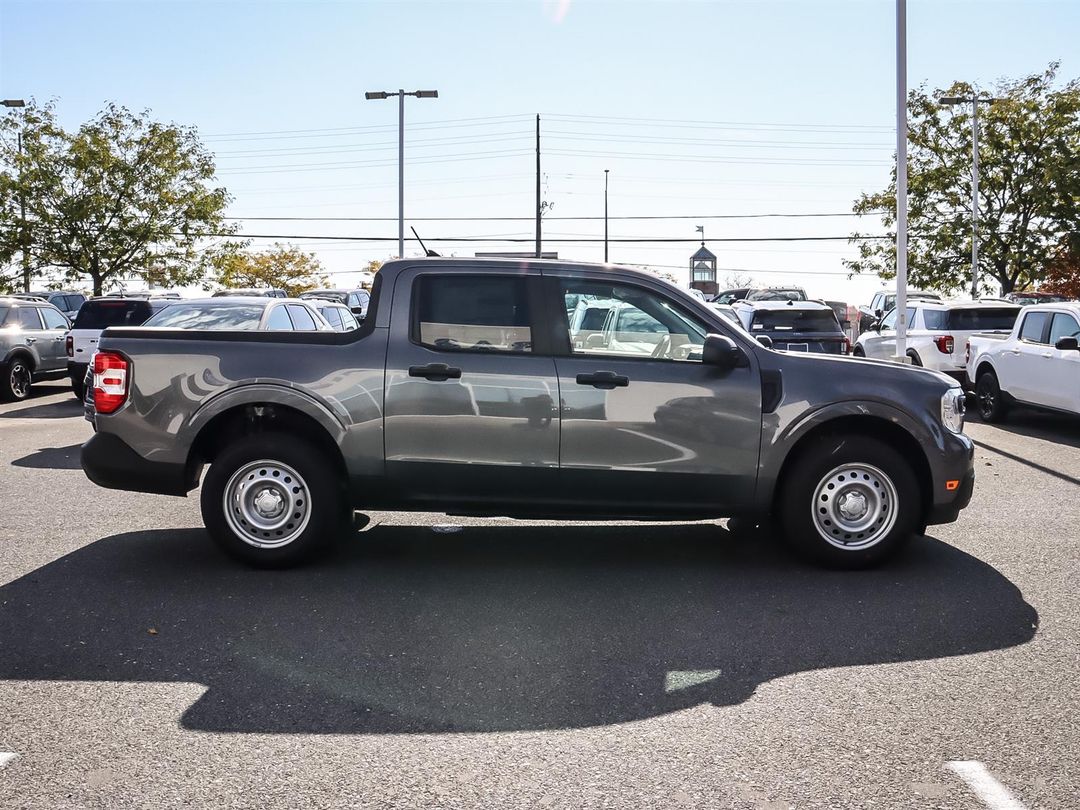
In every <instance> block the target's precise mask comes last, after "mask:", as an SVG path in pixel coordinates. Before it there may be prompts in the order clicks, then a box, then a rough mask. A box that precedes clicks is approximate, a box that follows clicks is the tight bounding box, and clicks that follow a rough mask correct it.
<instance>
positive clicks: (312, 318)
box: [143, 296, 331, 332]
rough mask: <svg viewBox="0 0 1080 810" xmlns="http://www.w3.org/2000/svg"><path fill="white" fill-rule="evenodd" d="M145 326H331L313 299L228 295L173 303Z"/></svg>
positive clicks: (300, 328) (314, 329)
mask: <svg viewBox="0 0 1080 810" xmlns="http://www.w3.org/2000/svg"><path fill="white" fill-rule="evenodd" d="M143 326H158V327H164V328H168V329H201V330H210V329H212V330H252V329H256V330H268V331H271V332H318V331H326V330H329V329H331V326H330V324H328V323H327V322H326V321H325V320H324V319H323V316H322V315H320V314H319V311H318V310H317V309H316V308H315V307H314V306H312V302H311V301H300V300H298V299H296V298H264V297H243V296H225V297H216V298H197V299H193V300H191V301H178V302H177V303H175V304H170V305H169V306H168V307H166V308H165V309H163V310H161V311H160V312H158V313H157V314H156V315H154V316H153V317H152V318H150V319H149V320H147V321H146V322H145V323H144V324H143Z"/></svg>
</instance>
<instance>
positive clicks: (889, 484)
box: [777, 435, 926, 569]
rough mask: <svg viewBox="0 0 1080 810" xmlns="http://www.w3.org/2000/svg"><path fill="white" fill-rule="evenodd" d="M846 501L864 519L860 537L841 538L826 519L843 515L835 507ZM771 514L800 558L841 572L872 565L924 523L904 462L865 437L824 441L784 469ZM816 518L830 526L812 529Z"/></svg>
mask: <svg viewBox="0 0 1080 810" xmlns="http://www.w3.org/2000/svg"><path fill="white" fill-rule="evenodd" d="M852 470H855V471H857V474H854V475H853V474H852V473H851V471H852ZM838 477H839V479H840V481H843V483H840V482H839V481H836V483H835V488H834V484H833V483H830V480H832V481H835V480H836V479H837V478H838ZM845 479H847V480H850V482H851V483H847V480H845ZM819 492H821V493H822V494H821V495H819ZM849 499H850V501H849ZM822 501H824V503H822ZM848 503H850V504H851V505H852V506H853V507H854V508H855V509H857V508H859V505H861V506H864V507H866V510H867V511H866V512H865V513H864V516H860V518H859V519H860V520H869V521H871V522H870V525H868V526H867V527H866V529H865V530H863V532H862V533H859V530H858V529H851V532H850V533H847V531H846V530H845V527H844V525H843V524H842V523H841V522H839V521H837V522H835V523H830V521H829V520H828V518H829V517H832V518H833V519H834V520H835V519H836V518H837V515H838V514H840V516H841V517H843V514H842V513H840V507H842V506H845V505H846V504H848ZM823 510H824V511H823ZM777 514H778V516H779V518H780V524H781V527H782V529H783V532H782V534H783V537H784V539H785V541H786V542H787V543H788V545H789V546H791V548H792V549H793V550H794V551H795V552H796V553H797V554H798V555H799V556H801V557H803V558H805V559H808V560H811V561H813V562H816V563H818V564H821V565H825V566H827V567H830V568H847V569H854V568H868V567H871V566H874V565H878V564H879V563H881V562H883V561H884V560H886V559H888V558H889V557H891V556H892V555H894V554H896V553H897V552H898V551H899V550H900V549H901V548H903V546H904V545H905V544H906V543H907V542H908V541H909V540H910V539H911V538H912V537H913V536H914V535H915V534H916V533H917V532H918V530H919V528H920V527H921V526H922V525H923V523H924V522H925V518H926V515H925V510H924V507H923V499H922V494H921V491H920V489H919V483H918V480H917V479H916V477H915V472H914V471H913V470H912V468H911V465H910V464H909V463H908V462H907V461H906V460H905V459H904V457H903V456H902V455H900V453H898V452H897V451H896V450H894V449H893V448H892V447H891V446H889V445H888V444H885V443H884V442H882V441H879V440H878V439H873V438H870V437H869V436H864V435H854V436H853V435H837V436H829V437H826V438H824V439H821V440H819V441H818V442H816V443H814V444H813V445H811V446H810V447H807V448H805V450H803V451H802V452H800V453H799V456H798V457H797V458H796V459H795V460H794V462H793V463H792V466H791V468H790V469H788V470H786V471H785V472H784V476H783V483H782V486H781V489H780V492H779V494H778V497H777ZM819 521H820V522H823V523H830V527H825V526H822V527H821V529H820V531H819V526H818V524H819ZM879 521H880V522H879ZM852 523H854V521H853V522H852ZM825 531H828V532H830V539H828V540H827V539H826V538H825V537H824V536H823V534H822V532H825Z"/></svg>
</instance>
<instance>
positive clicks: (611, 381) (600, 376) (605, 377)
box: [577, 371, 630, 391]
mask: <svg viewBox="0 0 1080 810" xmlns="http://www.w3.org/2000/svg"><path fill="white" fill-rule="evenodd" d="M577 384H578V385H591V386H592V387H593V388H603V389H604V390H605V391H610V390H611V389H612V388H626V386H628V385H630V378H629V377H626V376H624V375H622V374H616V373H615V372H614V371H595V372H593V373H592V374H578V375H577Z"/></svg>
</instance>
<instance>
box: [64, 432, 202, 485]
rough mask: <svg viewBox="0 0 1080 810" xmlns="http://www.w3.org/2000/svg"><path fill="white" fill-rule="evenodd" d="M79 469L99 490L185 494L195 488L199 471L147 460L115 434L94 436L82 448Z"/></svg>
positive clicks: (180, 465)
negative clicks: (80, 466) (100, 488)
mask: <svg viewBox="0 0 1080 810" xmlns="http://www.w3.org/2000/svg"><path fill="white" fill-rule="evenodd" d="M81 460H82V468H83V472H84V473H86V477H87V478H89V479H90V480H91V481H93V482H94V483H95V484H97V485H98V486H99V487H106V488H107V489H126V490H130V491H132V492H151V493H154V494H155V495H187V493H188V492H190V491H191V490H192V489H194V488H195V483H196V482H197V481H198V470H189V469H187V467H186V465H184V464H170V463H165V462H160V461H148V460H146V459H145V458H143V457H142V456H140V455H139V454H138V453H136V452H135V451H134V450H133V449H132V448H131V447H130V446H129V445H128V444H127V442H125V441H124V440H123V439H121V438H120V437H119V436H117V435H116V434H114V433H95V434H94V435H93V436H91V437H90V440H89V441H87V442H86V443H85V444H84V445H83V446H82V454H81Z"/></svg>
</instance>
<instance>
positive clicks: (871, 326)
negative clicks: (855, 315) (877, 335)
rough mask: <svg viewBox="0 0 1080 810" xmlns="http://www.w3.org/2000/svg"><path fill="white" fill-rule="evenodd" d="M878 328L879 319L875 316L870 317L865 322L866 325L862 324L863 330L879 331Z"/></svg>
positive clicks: (879, 326) (879, 325)
mask: <svg viewBox="0 0 1080 810" xmlns="http://www.w3.org/2000/svg"><path fill="white" fill-rule="evenodd" d="M880 329H881V321H879V320H878V319H877V318H871V319H870V320H869V321H867V322H866V325H865V326H863V331H864V332H877V331H880Z"/></svg>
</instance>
